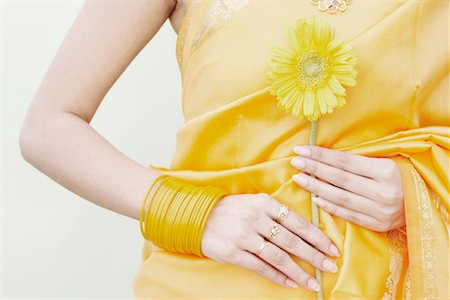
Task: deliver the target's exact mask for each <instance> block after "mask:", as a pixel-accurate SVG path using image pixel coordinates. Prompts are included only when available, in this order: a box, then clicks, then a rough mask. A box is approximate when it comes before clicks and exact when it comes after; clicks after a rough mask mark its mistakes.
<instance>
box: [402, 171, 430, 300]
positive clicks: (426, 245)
mask: <svg viewBox="0 0 450 300" xmlns="http://www.w3.org/2000/svg"><path fill="white" fill-rule="evenodd" d="M409 167H410V170H411V172H412V174H413V176H414V180H415V182H416V192H417V195H418V200H419V202H418V203H417V204H418V208H419V220H418V221H419V222H420V240H421V246H422V247H421V248H422V267H423V290H424V294H423V297H424V298H423V299H424V300H427V299H436V288H435V286H436V281H435V279H436V278H435V277H434V268H435V265H436V262H435V259H436V258H435V253H434V236H433V231H432V228H433V214H432V210H431V200H430V197H429V194H428V188H427V186H426V183H425V182H424V181H423V180H422V177H421V176H420V174H419V173H418V172H417V170H416V169H415V168H414V166H413V165H412V164H409Z"/></svg>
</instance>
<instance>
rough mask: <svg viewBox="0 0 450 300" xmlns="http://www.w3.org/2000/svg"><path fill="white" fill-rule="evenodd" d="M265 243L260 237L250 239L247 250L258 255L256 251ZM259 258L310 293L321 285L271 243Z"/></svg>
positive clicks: (267, 242) (266, 245) (267, 244)
mask: <svg viewBox="0 0 450 300" xmlns="http://www.w3.org/2000/svg"><path fill="white" fill-rule="evenodd" d="M263 241H264V238H263V237H261V236H259V235H258V237H252V238H250V239H249V242H250V243H249V246H250V247H249V248H248V249H246V250H248V251H251V252H252V253H256V250H257V249H259V247H260V245H261V243H262V242H263ZM257 256H258V257H259V258H261V259H263V260H264V261H266V262H267V263H269V264H270V265H271V266H273V267H275V268H276V269H278V270H279V271H281V272H283V273H284V274H286V275H287V276H288V277H289V278H292V279H293V280H294V281H296V282H297V283H299V284H301V285H303V286H304V287H306V288H307V289H309V290H310V291H317V289H316V287H318V286H319V284H318V282H317V281H316V279H315V278H314V277H312V276H311V275H310V274H308V273H307V272H306V271H304V270H303V269H302V268H301V267H300V266H299V265H298V264H297V263H296V262H295V261H294V260H293V259H292V258H291V257H290V256H289V254H288V253H287V252H285V251H284V250H282V249H280V248H279V247H277V246H276V245H274V244H272V243H271V242H270V241H266V244H265V247H264V248H263V250H262V251H261V252H260V253H259V254H258V255H257Z"/></svg>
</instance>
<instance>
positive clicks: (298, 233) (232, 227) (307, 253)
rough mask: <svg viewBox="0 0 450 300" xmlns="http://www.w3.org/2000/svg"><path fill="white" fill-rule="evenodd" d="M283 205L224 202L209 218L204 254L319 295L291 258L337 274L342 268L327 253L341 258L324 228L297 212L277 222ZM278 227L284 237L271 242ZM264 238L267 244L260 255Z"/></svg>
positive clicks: (261, 200) (254, 198)
mask: <svg viewBox="0 0 450 300" xmlns="http://www.w3.org/2000/svg"><path fill="white" fill-rule="evenodd" d="M281 206H282V204H281V203H280V202H278V201H277V200H275V199H273V198H272V197H270V195H268V194H265V193H259V194H237V195H227V196H225V197H223V198H222V199H220V200H219V201H218V202H217V203H216V205H215V206H214V208H213V210H212V211H211V214H210V215H209V216H208V219H207V223H206V226H205V229H204V231H203V235H202V252H203V254H204V255H205V256H207V257H209V258H212V259H214V260H217V261H219V262H225V263H230V264H235V265H239V266H242V267H244V268H247V269H249V270H251V271H253V272H256V273H258V274H259V275H261V276H263V277H266V278H267V279H269V280H271V281H273V282H275V283H278V284H280V285H283V286H288V287H296V286H293V284H294V282H297V283H299V284H301V285H303V286H305V287H306V288H308V289H309V290H311V291H314V290H316V291H317V287H318V286H319V285H318V283H317V281H316V280H315V279H314V277H312V276H311V275H310V274H308V273H307V272H305V271H304V270H303V269H302V268H300V266H299V265H298V264H297V263H296V262H295V261H294V260H293V259H292V258H291V257H290V255H289V254H288V253H291V254H294V255H296V256H298V257H299V258H301V259H302V260H304V261H306V262H308V263H310V264H311V265H313V266H314V267H316V268H319V269H320V270H323V271H326V272H333V273H334V272H336V271H337V266H336V265H335V264H334V263H333V262H332V261H331V260H329V259H328V258H327V257H326V256H325V255H324V254H323V253H326V254H328V255H332V256H339V255H340V253H339V250H338V249H337V247H336V246H335V245H334V244H333V243H332V242H331V241H330V239H329V238H328V237H327V236H326V235H325V234H324V233H323V232H322V231H320V229H318V228H317V227H315V226H314V225H312V224H311V223H310V222H308V221H307V220H305V219H304V218H302V217H300V216H299V215H298V214H296V213H295V212H294V211H292V210H290V211H289V213H288V214H287V217H286V218H285V219H284V220H282V221H280V223H277V222H276V219H277V217H278V212H279V209H280V207H281ZM274 224H276V225H278V228H279V230H280V232H279V233H278V234H277V235H276V236H275V239H271V238H270V232H271V227H272V225H274ZM264 238H267V240H268V242H267V243H266V246H265V247H264V248H263V250H262V251H261V253H260V254H259V255H257V251H258V249H259V247H260V245H261V244H262V243H263V241H264ZM319 250H320V251H319ZM322 252H323V253H322ZM291 279H292V280H293V281H294V282H293V281H292V280H291Z"/></svg>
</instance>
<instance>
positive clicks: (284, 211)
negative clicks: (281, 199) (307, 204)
mask: <svg viewBox="0 0 450 300" xmlns="http://www.w3.org/2000/svg"><path fill="white" fill-rule="evenodd" d="M288 214H289V208H288V207H287V206H286V205H285V204H283V205H281V207H280V210H279V211H278V217H277V222H281V221H284V220H285V219H286V218H287V215H288Z"/></svg>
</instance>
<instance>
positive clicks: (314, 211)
mask: <svg viewBox="0 0 450 300" xmlns="http://www.w3.org/2000/svg"><path fill="white" fill-rule="evenodd" d="M318 122H319V121H318V120H316V121H311V127H310V129H309V142H308V143H309V145H315V144H316V139H317V124H318ZM310 176H311V177H313V178H316V176H314V175H313V174H310ZM313 197H316V195H315V194H313V193H311V221H312V223H313V225H314V226H316V227H319V208H318V207H317V204H316V203H315V202H314V201H313ZM314 271H315V275H316V280H317V282H318V283H319V285H320V291H319V292H317V300H323V285H322V272H321V271H320V270H319V269H318V268H314Z"/></svg>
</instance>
